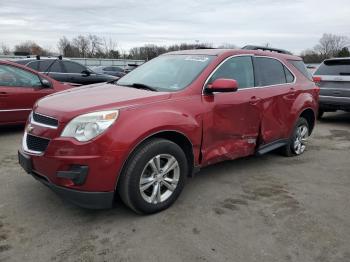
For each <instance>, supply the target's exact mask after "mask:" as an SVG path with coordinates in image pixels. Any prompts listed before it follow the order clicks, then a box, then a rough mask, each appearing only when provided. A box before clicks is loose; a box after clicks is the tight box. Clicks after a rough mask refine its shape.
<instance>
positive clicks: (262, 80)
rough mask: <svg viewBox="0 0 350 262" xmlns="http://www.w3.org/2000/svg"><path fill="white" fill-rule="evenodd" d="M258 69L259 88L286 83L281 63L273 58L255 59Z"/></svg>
mask: <svg viewBox="0 0 350 262" xmlns="http://www.w3.org/2000/svg"><path fill="white" fill-rule="evenodd" d="M256 65H257V67H258V68H259V80H258V84H259V86H270V85H278V84H284V83H286V75H285V71H284V66H283V65H282V63H281V62H280V61H278V60H276V59H273V58H267V57H257V58H256Z"/></svg>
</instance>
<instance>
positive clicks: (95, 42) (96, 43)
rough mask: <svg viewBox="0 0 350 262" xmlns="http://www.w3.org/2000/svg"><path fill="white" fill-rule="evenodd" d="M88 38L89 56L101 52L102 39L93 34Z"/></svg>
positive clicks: (94, 55)
mask: <svg viewBox="0 0 350 262" xmlns="http://www.w3.org/2000/svg"><path fill="white" fill-rule="evenodd" d="M88 39H89V44H90V50H89V56H90V57H96V55H97V54H101V53H102V50H101V46H102V39H101V38H100V37H98V36H97V35H91V34H90V35H89V36H88Z"/></svg>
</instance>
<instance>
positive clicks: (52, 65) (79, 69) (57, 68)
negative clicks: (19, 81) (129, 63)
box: [15, 58, 118, 85]
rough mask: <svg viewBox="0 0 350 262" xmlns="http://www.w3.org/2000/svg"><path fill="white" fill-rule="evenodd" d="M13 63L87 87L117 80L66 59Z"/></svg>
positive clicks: (31, 60) (27, 60)
mask: <svg viewBox="0 0 350 262" xmlns="http://www.w3.org/2000/svg"><path fill="white" fill-rule="evenodd" d="M15 62H16V63H18V64H22V65H25V66H28V67H30V68H32V69H34V70H37V71H39V72H41V73H44V74H46V75H49V76H50V77H52V78H53V79H56V80H57V81H61V82H68V83H77V84H81V85H88V84H95V83H101V82H109V81H113V80H117V79H118V78H117V77H114V76H110V75H106V74H97V73H95V72H94V71H92V70H91V69H89V68H87V67H85V66H83V65H82V64H79V63H77V62H74V61H70V60H68V59H58V58H41V59H36V58H29V59H20V60H16V61H15Z"/></svg>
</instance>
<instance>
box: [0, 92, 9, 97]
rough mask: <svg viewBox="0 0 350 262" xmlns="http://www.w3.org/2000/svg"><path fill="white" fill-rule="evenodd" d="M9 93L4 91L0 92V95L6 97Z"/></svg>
mask: <svg viewBox="0 0 350 262" xmlns="http://www.w3.org/2000/svg"><path fill="white" fill-rule="evenodd" d="M8 96H9V94H8V93H6V92H0V97H8Z"/></svg>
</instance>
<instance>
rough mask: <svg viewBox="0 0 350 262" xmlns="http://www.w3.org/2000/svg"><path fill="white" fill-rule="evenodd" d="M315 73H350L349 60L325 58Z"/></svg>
mask: <svg viewBox="0 0 350 262" xmlns="http://www.w3.org/2000/svg"><path fill="white" fill-rule="evenodd" d="M315 75H337V76H339V75H350V60H346V59H337V60H326V61H324V62H323V63H322V64H321V65H320V67H319V68H318V69H317V70H316V72H315Z"/></svg>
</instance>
